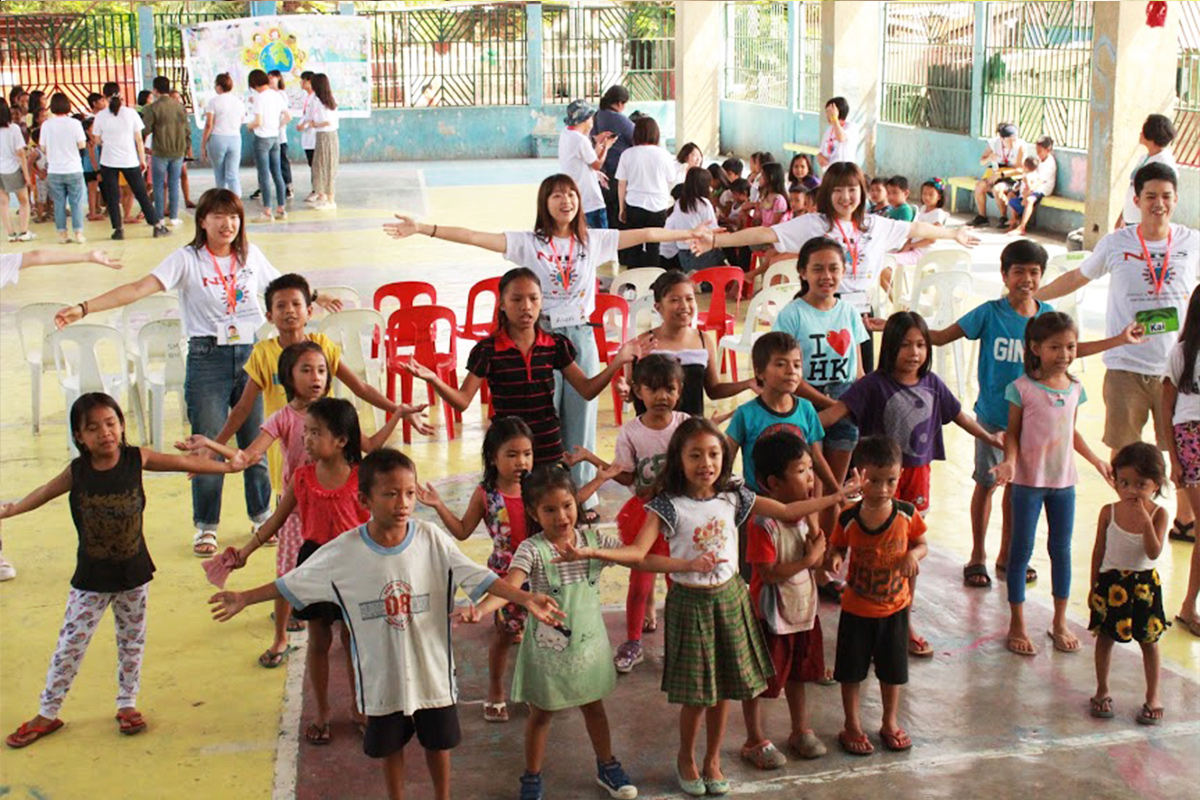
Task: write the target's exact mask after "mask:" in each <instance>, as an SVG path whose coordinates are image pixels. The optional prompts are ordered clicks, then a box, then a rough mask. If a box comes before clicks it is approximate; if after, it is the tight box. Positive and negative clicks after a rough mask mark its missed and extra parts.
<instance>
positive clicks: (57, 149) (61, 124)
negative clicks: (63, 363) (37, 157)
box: [38, 117, 87, 175]
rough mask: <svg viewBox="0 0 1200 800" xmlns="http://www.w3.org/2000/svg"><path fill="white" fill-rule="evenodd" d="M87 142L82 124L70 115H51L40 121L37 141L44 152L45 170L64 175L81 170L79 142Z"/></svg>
mask: <svg viewBox="0 0 1200 800" xmlns="http://www.w3.org/2000/svg"><path fill="white" fill-rule="evenodd" d="M80 142H85V143H86V142H87V136H86V135H84V132H83V125H81V124H79V120H77V119H71V118H70V117H51V118H50V119H48V120H46V121H45V122H43V123H42V132H41V134H39V136H38V143H39V144H40V145H41V147H42V152H43V153H45V154H46V164H47V167H46V169H47V172H52V173H54V174H55V175H64V174H68V173H72V172H83V161H82V160H80V158H79V149H80V148H79V143H80Z"/></svg>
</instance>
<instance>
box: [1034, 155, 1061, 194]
mask: <svg viewBox="0 0 1200 800" xmlns="http://www.w3.org/2000/svg"><path fill="white" fill-rule="evenodd" d="M1034 174H1035V175H1037V185H1038V191H1039V192H1041V193H1042V195H1043V196H1045V197H1049V196H1050V195H1052V194H1054V187H1055V186H1057V185H1058V161H1057V160H1056V159H1055V158H1054V154H1053V153H1051V154H1050V155H1048V156H1046V160H1045V161H1043V162H1041V163H1040V164H1038V168H1037V171H1036V172H1035V173H1034Z"/></svg>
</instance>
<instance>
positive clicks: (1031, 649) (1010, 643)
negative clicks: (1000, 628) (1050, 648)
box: [1004, 638, 1037, 657]
mask: <svg viewBox="0 0 1200 800" xmlns="http://www.w3.org/2000/svg"><path fill="white" fill-rule="evenodd" d="M1014 642H1029V649H1028V650H1023V649H1018V648H1017V646H1016V645H1015V644H1013V643H1014ZM1004 646H1005V647H1007V648H1008V652H1010V653H1016V654H1017V655H1019V656H1028V657H1032V656H1036V655H1037V648H1035V647H1034V646H1033V642H1032V640H1029V639H1016V638H1010V639H1009V640H1008V641H1007V642H1005V643H1004Z"/></svg>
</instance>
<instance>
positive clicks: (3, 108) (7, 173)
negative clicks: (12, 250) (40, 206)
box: [0, 98, 35, 242]
mask: <svg viewBox="0 0 1200 800" xmlns="http://www.w3.org/2000/svg"><path fill="white" fill-rule="evenodd" d="M29 184H30V180H29V159H27V158H26V157H25V137H24V136H22V135H21V128H20V126H19V125H18V124H17V122H16V120H15V119H14V118H13V113H12V109H10V108H9V106H8V102H7V101H6V100H4V99H3V98H0V217H2V218H3V220H4V233H5V235H6V236H8V240H9V241H10V242H31V241H33V239H34V238H35V237H34V234H32V233H31V232H30V231H29ZM10 193H12V194H15V195H16V196H17V203H18V205H19V206H20V209H21V210H20V212H19V213H20V217H19V227H20V229H21V230H20V232H17V231H16V230H15V229H14V228H13V224H12V216H11V215H10V214H9V212H8V205H9V197H8V195H9V194H10Z"/></svg>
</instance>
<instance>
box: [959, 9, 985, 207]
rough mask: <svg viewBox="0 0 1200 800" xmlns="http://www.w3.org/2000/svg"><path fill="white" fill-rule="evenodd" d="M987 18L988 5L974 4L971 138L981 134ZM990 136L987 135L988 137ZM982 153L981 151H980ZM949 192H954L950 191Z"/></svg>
mask: <svg viewBox="0 0 1200 800" xmlns="http://www.w3.org/2000/svg"><path fill="white" fill-rule="evenodd" d="M987 18H988V4H987V3H976V4H975V51H974V61H973V62H972V64H971V127H970V129H969V130H968V131H967V133H969V134H970V135H971V136H979V135H981V134H982V133H983V130H982V129H983V73H984V69H985V68H986V66H987V58H986V56H985V54H986V51H987ZM990 135H991V134H990V133H989V136H990ZM980 152H982V151H980ZM951 191H954V190H953V189H951Z"/></svg>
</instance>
